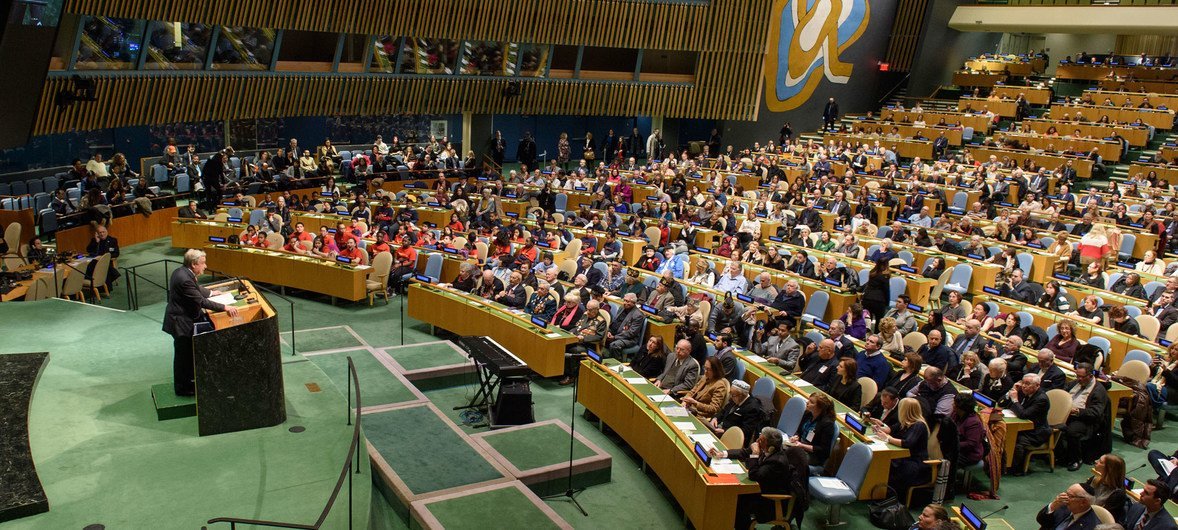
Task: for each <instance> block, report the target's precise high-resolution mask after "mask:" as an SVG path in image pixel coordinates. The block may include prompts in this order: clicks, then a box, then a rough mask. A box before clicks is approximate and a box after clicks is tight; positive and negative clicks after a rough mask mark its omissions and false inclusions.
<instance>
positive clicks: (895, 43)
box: [884, 0, 928, 72]
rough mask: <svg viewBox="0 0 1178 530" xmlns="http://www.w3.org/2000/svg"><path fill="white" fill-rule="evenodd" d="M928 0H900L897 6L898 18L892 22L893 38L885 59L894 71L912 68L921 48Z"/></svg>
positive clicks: (905, 70) (904, 70)
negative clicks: (921, 33)
mask: <svg viewBox="0 0 1178 530" xmlns="http://www.w3.org/2000/svg"><path fill="white" fill-rule="evenodd" d="M927 7H928V0H900V3H899V5H897V6H896V20H895V22H893V23H892V38H891V40H890V41H889V42H888V52H887V55H885V58H884V61H885V62H887V63H888V64H889V66H890V68H891V70H892V71H894V72H907V71H909V70H911V69H912V60H913V59H914V58H915V57H916V51H917V50H918V49H919V48H920V32H921V30H922V29H924V13H925V11H926V8H927Z"/></svg>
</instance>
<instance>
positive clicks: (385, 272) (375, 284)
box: [365, 252, 393, 305]
mask: <svg viewBox="0 0 1178 530" xmlns="http://www.w3.org/2000/svg"><path fill="white" fill-rule="evenodd" d="M392 266H393V255H392V254H390V253H388V252H378V253H377V254H376V256H375V257H373V258H372V270H370V271H368V278H367V279H366V280H365V286H366V288H367V290H368V305H372V303H373V301H374V299H375V298H376V295H380V296H383V297H384V303H385V304H388V303H389V271H390V269H392Z"/></svg>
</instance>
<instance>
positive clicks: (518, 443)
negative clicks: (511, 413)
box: [483, 423, 594, 471]
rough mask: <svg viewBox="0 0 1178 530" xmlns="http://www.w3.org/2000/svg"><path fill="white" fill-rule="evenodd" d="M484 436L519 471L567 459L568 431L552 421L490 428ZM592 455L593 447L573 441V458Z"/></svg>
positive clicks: (566, 460) (558, 462)
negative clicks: (517, 426)
mask: <svg viewBox="0 0 1178 530" xmlns="http://www.w3.org/2000/svg"><path fill="white" fill-rule="evenodd" d="M582 425H585V424H582ZM483 440H484V441H486V442H487V445H490V446H491V447H493V448H495V451H498V452H499V454H501V455H503V457H504V458H506V459H507V461H509V462H511V464H512V465H514V466H515V467H516V469H519V470H520V471H528V470H530V469H536V468H540V467H544V466H550V465H553V464H561V463H566V462H568V461H569V432H568V431H566V430H564V429H562V428H561V427H560V426H559V425H555V424H551V423H549V424H545V425H538V426H535V427H530V428H527V429H513V430H510V431H491V434H488V435H486V436H484V437H483ZM593 455H594V453H593V450H592V449H589V447H588V446H586V445H585V444H583V443H581V441H580V440H577V441H576V442H575V443H574V444H573V459H574V460H576V459H580V458H585V457H590V456H593Z"/></svg>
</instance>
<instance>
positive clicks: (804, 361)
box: [798, 339, 839, 390]
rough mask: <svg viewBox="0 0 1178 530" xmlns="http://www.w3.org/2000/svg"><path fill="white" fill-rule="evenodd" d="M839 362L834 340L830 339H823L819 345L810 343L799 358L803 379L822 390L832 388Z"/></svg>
mask: <svg viewBox="0 0 1178 530" xmlns="http://www.w3.org/2000/svg"><path fill="white" fill-rule="evenodd" d="M838 363H839V358H838V357H835V355H834V341H833V340H830V339H822V341H821V342H819V343H818V344H817V345H815V344H810V345H808V346H807V347H806V352H805V353H804V354H802V357H801V358H800V359H798V367H799V368H801V370H802V374H801V377H802V379H805V380H806V381H808V382H809V383H810V384H812V385H814V386H815V387H818V389H820V390H825V389H827V388H830V385H831V383H832V382H834V378H835V376H836V369H835V368H836V367H837V366H838Z"/></svg>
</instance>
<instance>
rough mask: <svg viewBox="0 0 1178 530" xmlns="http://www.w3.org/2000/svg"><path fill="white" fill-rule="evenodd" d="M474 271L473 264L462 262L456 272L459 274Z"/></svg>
mask: <svg viewBox="0 0 1178 530" xmlns="http://www.w3.org/2000/svg"><path fill="white" fill-rule="evenodd" d="M474 269H475V266H474V264H473V263H470V262H469V261H464V262H462V264H461V265H459V266H458V270H459V271H460V272H470V271H473V270H474Z"/></svg>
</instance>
